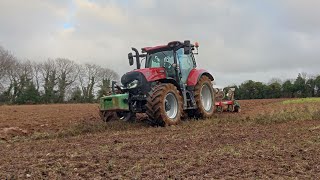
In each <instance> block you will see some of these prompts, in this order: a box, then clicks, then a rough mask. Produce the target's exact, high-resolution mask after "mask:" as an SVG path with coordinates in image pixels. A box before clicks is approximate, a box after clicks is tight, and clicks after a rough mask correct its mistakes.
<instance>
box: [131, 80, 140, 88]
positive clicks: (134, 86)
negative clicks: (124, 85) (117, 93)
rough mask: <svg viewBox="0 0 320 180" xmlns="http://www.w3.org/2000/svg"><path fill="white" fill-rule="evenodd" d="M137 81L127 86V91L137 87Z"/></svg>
mask: <svg viewBox="0 0 320 180" xmlns="http://www.w3.org/2000/svg"><path fill="white" fill-rule="evenodd" d="M138 83H139V82H138V80H134V81H132V82H131V83H129V84H128V89H133V88H136V87H137V86H138Z"/></svg>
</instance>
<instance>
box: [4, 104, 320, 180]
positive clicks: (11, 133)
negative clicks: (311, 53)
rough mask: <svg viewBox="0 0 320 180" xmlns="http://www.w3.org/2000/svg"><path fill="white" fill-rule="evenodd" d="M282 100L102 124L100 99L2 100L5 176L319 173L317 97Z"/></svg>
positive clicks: (300, 175) (287, 175) (319, 113)
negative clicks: (199, 114)
mask: <svg viewBox="0 0 320 180" xmlns="http://www.w3.org/2000/svg"><path fill="white" fill-rule="evenodd" d="M283 101H285V100H284V99H280V100H246V101H240V103H241V113H222V114H216V115H215V117H213V118H212V119H206V120H186V121H183V122H182V124H180V125H178V126H171V127H164V128H163V127H151V126H150V125H148V124H147V123H145V122H144V120H145V117H144V116H143V115H140V116H139V117H140V118H139V121H138V122H136V123H127V122H109V123H107V124H105V123H103V122H101V121H100V118H99V115H98V105H97V104H59V105H25V106H0V179H5V178H8V179H10V178H12V179H25V178H30V179H40V178H41V179H52V178H55V179H64V178H71V179H79V178H80V179H81V178H84V179H89V178H90V179H94V178H95V179H143V178H146V179H184V178H190V179H199V178H209V179H210V178H232V177H234V178H252V177H253V178H272V179H274V178H279V177H282V178H285V179H288V178H295V177H298V178H306V179H310V178H312V179H315V178H317V177H320V103H319V102H318V101H310V102H309V101H308V102H301V103H299V102H298V103H296V102H295V101H292V103H291V101H290V100H289V101H285V103H284V102H283Z"/></svg>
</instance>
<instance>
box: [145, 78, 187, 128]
mask: <svg viewBox="0 0 320 180" xmlns="http://www.w3.org/2000/svg"><path fill="white" fill-rule="evenodd" d="M146 107H147V111H146V113H147V115H148V116H149V118H150V120H152V121H153V123H155V124H157V125H160V126H170V125H176V124H178V123H180V121H181V115H182V111H183V109H182V97H181V95H180V92H179V91H178V90H177V87H176V86H174V85H173V84H169V83H168V84H160V85H157V86H155V87H153V88H152V90H151V92H149V94H148V98H147V106H146Z"/></svg>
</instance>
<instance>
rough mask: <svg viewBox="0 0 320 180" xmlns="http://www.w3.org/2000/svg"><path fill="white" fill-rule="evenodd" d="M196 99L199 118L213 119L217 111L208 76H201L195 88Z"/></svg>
mask: <svg viewBox="0 0 320 180" xmlns="http://www.w3.org/2000/svg"><path fill="white" fill-rule="evenodd" d="M194 98H195V101H196V103H197V106H198V107H197V109H196V115H197V117H199V118H209V117H212V116H213V113H214V109H215V98H214V90H213V87H212V83H211V80H210V79H209V78H208V77H207V76H201V78H200V80H199V81H198V83H197V85H196V86H195V96H194Z"/></svg>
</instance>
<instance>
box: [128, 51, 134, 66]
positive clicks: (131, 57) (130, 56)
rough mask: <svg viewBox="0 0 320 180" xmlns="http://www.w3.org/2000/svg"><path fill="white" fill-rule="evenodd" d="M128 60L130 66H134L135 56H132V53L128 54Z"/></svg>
mask: <svg viewBox="0 0 320 180" xmlns="http://www.w3.org/2000/svg"><path fill="white" fill-rule="evenodd" d="M128 59H129V64H130V66H132V65H133V55H132V53H129V54H128Z"/></svg>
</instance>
